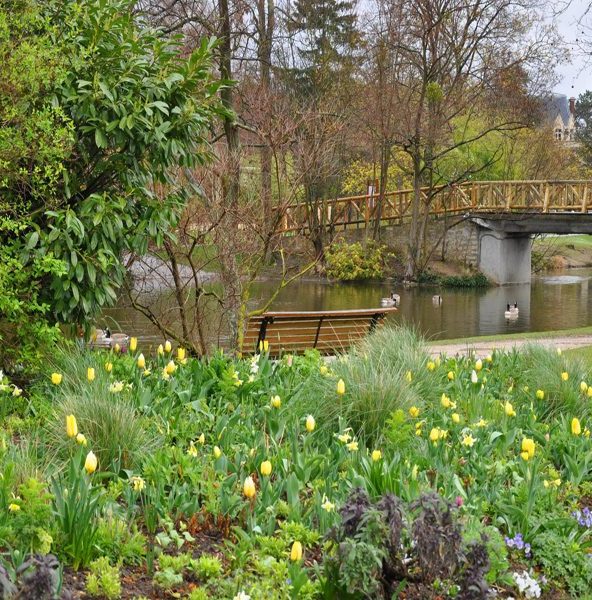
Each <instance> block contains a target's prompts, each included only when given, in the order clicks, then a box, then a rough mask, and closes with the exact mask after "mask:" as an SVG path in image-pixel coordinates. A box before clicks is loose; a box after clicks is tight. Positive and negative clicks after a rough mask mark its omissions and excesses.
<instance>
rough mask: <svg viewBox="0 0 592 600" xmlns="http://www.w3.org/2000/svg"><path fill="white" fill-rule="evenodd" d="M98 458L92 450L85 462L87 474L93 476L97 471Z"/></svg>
mask: <svg viewBox="0 0 592 600" xmlns="http://www.w3.org/2000/svg"><path fill="white" fill-rule="evenodd" d="M97 464H98V461H97V457H96V456H95V454H94V452H93V451H92V450H91V451H90V452H89V453H88V454H87V455H86V460H85V461H84V468H85V469H86V472H87V473H88V474H89V475H92V474H93V473H94V472H95V471H96V470H97Z"/></svg>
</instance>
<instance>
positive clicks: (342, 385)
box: [337, 379, 345, 396]
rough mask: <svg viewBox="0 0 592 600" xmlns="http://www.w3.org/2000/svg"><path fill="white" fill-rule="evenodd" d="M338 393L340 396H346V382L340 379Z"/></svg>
mask: <svg viewBox="0 0 592 600" xmlns="http://www.w3.org/2000/svg"><path fill="white" fill-rule="evenodd" d="M337 393H338V394H339V395H340V396H343V394H345V382H344V381H343V379H340V380H339V381H338V382H337Z"/></svg>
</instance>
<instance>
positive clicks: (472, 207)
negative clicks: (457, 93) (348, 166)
mask: <svg viewBox="0 0 592 600" xmlns="http://www.w3.org/2000/svg"><path fill="white" fill-rule="evenodd" d="M591 191H592V181H591V180H587V179H578V180H542V179H529V180H523V181H469V182H465V183H459V184H454V185H439V186H435V187H433V188H422V189H421V193H422V197H423V198H424V199H425V198H427V197H428V195H431V200H430V204H431V205H430V214H432V215H433V216H436V217H437V216H441V215H455V214H459V213H467V212H469V213H473V212H480V213H486V212H520V211H521V212H540V213H547V212H561V211H563V212H565V211H570V210H573V211H575V212H580V213H584V212H587V209H588V204H589V197H590V192H591ZM412 197H413V189H404V190H397V191H392V192H387V193H385V194H384V195H383V198H384V204H383V206H382V211H381V214H380V220H381V221H384V222H385V223H389V222H391V221H396V222H397V223H399V224H400V223H403V222H405V220H409V219H410V217H411V215H410V212H411V204H412V203H411V200H412ZM378 199H379V195H378V194H374V195H367V194H364V195H359V196H348V197H343V198H329V199H326V200H322V201H319V203H318V204H316V205H310V204H307V203H297V204H291V205H288V206H287V207H286V206H284V207H283V208H282V210H284V211H285V213H284V218H283V219H282V228H281V230H280V233H287V232H291V231H303V230H304V231H305V230H306V229H308V228H309V222H308V219H309V216H310V211H311V209H314V210H315V211H316V212H317V215H316V216H317V217H318V223H320V224H322V226H323V227H344V228H346V227H348V226H350V225H357V226H359V225H363V226H364V227H367V226H368V224H369V223H370V222H371V221H372V220H373V219H374V214H375V210H376V206H377V202H378ZM424 201H425V200H424Z"/></svg>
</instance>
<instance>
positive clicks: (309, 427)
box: [306, 415, 316, 433]
mask: <svg viewBox="0 0 592 600" xmlns="http://www.w3.org/2000/svg"><path fill="white" fill-rule="evenodd" d="M315 426H316V421H315V418H314V417H313V416H312V415H308V417H306V431H308V433H312V432H313V431H314V428H315Z"/></svg>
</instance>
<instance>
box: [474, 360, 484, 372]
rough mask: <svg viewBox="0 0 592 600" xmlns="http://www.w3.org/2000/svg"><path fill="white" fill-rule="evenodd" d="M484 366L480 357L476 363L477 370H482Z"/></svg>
mask: <svg viewBox="0 0 592 600" xmlns="http://www.w3.org/2000/svg"><path fill="white" fill-rule="evenodd" d="M482 368H483V361H482V360H481V359H480V358H479V359H478V360H477V362H476V363H475V371H480V370H481V369H482Z"/></svg>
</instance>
